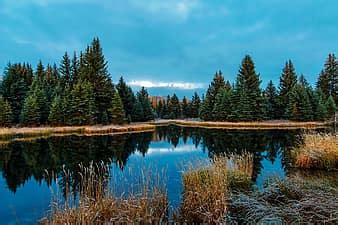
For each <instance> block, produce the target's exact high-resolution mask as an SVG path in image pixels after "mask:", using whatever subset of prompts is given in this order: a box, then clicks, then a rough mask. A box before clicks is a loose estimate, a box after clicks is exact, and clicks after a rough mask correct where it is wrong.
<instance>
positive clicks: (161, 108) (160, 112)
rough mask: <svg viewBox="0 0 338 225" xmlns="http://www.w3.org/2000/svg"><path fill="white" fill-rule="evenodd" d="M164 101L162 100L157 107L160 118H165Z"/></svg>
mask: <svg viewBox="0 0 338 225" xmlns="http://www.w3.org/2000/svg"><path fill="white" fill-rule="evenodd" d="M163 105H164V104H163V101H162V100H160V101H159V102H158V104H157V107H156V114H157V117H158V118H163Z"/></svg>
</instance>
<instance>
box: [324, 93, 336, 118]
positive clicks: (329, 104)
mask: <svg viewBox="0 0 338 225" xmlns="http://www.w3.org/2000/svg"><path fill="white" fill-rule="evenodd" d="M325 105H326V109H327V118H328V119H329V120H333V118H334V116H335V112H336V111H337V106H336V103H335V102H334V99H333V97H332V96H331V95H330V96H329V97H328V99H327V101H326V104H325Z"/></svg>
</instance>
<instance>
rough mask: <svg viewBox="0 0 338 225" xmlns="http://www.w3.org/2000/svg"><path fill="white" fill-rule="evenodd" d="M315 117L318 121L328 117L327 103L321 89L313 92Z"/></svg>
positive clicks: (312, 101)
mask: <svg viewBox="0 0 338 225" xmlns="http://www.w3.org/2000/svg"><path fill="white" fill-rule="evenodd" d="M310 100H311V104H312V111H313V119H314V120H316V121H323V120H325V119H326V117H327V110H326V105H325V97H324V94H323V92H322V91H321V89H317V90H315V91H314V92H313V94H312V97H311V99H310Z"/></svg>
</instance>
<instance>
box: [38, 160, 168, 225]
mask: <svg viewBox="0 0 338 225" xmlns="http://www.w3.org/2000/svg"><path fill="white" fill-rule="evenodd" d="M80 168H81V172H80V176H81V181H80V193H79V201H78V203H75V204H70V203H69V202H67V201H68V200H67V198H66V202H65V203H63V204H59V203H58V202H57V201H55V202H54V203H53V208H52V213H51V215H50V217H49V218H45V219H44V220H41V221H40V224H60V225H61V224H110V223H128V224H129V223H146V224H148V223H160V222H165V221H167V219H168V198H167V193H166V190H165V189H164V188H163V187H159V186H150V185H149V184H148V183H147V180H143V181H141V182H143V183H142V184H140V186H141V188H140V191H139V192H137V193H134V192H128V191H129V190H126V192H128V194H125V195H123V194H122V195H121V196H115V195H114V194H113V193H111V192H110V191H109V187H110V186H109V176H108V174H109V167H108V166H106V165H93V164H91V165H90V166H89V167H82V166H80Z"/></svg>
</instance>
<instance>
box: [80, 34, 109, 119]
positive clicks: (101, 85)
mask: <svg viewBox="0 0 338 225" xmlns="http://www.w3.org/2000/svg"><path fill="white" fill-rule="evenodd" d="M79 64H80V66H79V76H80V79H82V80H84V81H88V82H89V83H90V84H91V85H92V87H93V92H94V96H95V108H96V120H97V122H98V123H107V122H108V121H106V118H107V117H106V115H107V114H108V108H109V104H107V102H110V100H111V99H112V96H113V84H112V81H111V79H110V75H109V73H108V67H107V61H106V60H105V57H104V55H103V52H102V48H101V44H100V40H99V39H98V38H94V40H93V41H92V43H91V45H90V46H88V47H87V49H86V52H85V54H84V55H83V57H81V58H80V63H79Z"/></svg>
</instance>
